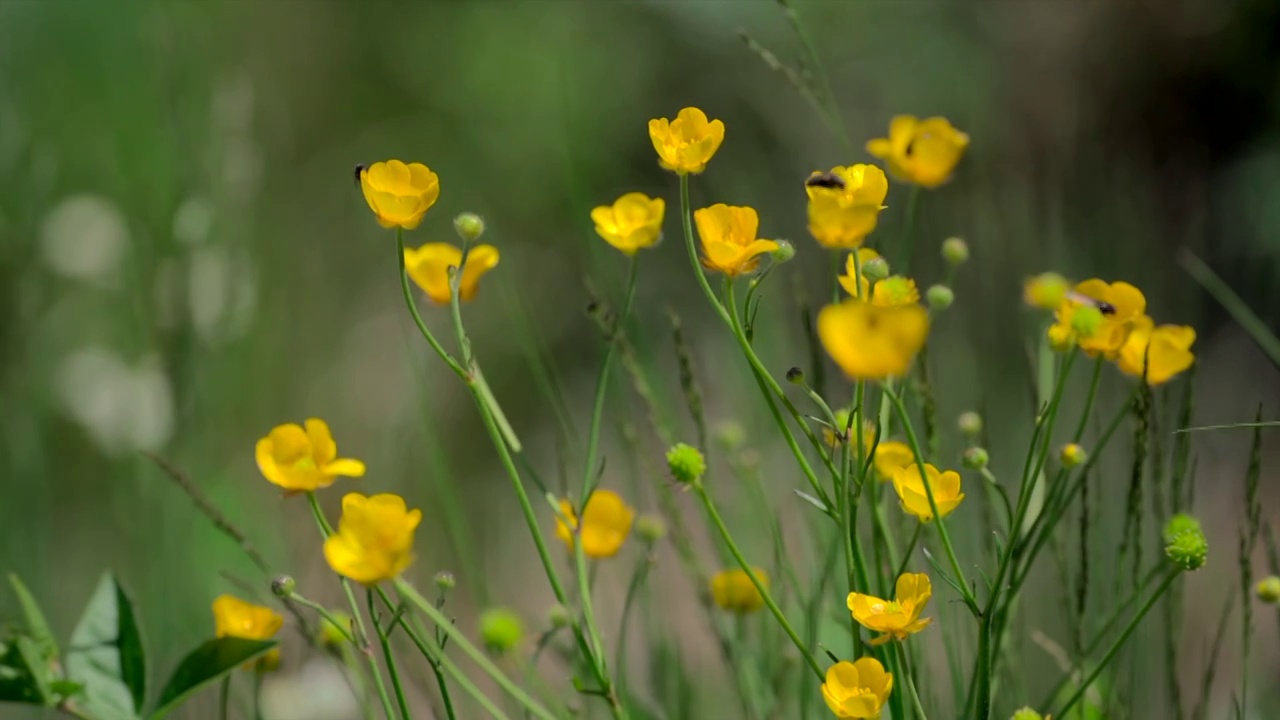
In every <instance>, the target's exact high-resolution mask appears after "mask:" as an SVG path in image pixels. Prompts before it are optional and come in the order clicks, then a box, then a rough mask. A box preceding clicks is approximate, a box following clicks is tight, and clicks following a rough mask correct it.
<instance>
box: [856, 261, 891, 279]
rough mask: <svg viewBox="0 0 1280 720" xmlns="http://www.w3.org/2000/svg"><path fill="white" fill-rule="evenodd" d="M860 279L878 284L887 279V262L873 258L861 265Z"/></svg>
mask: <svg viewBox="0 0 1280 720" xmlns="http://www.w3.org/2000/svg"><path fill="white" fill-rule="evenodd" d="M862 277H864V278H866V279H867V282H879V281H881V280H883V279H885V278H887V277H889V261H888V260H885V259H884V258H882V257H873V258H871V259H870V260H868V261H866V262H864V263H862Z"/></svg>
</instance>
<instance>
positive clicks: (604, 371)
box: [582, 256, 640, 502]
mask: <svg viewBox="0 0 1280 720" xmlns="http://www.w3.org/2000/svg"><path fill="white" fill-rule="evenodd" d="M639 267H640V262H639V260H638V259H637V258H636V257H635V256H632V258H631V262H630V264H629V268H628V270H627V294H626V300H624V301H623V303H622V314H621V315H619V316H618V319H617V320H616V321H615V323H616V324H615V325H614V335H617V334H618V333H620V332H621V331H622V328H623V326H624V325H626V322H627V318H628V317H629V316H630V315H631V302H632V300H633V299H635V296H636V275H637V272H636V270H637V268H639ZM619 344H620V343H619V342H618V339H617V337H610V338H609V347H608V348H607V349H606V350H605V353H604V362H603V363H601V365H600V377H599V378H597V379H596V398H595V402H594V403H592V406H591V427H590V429H589V431H588V433H587V460H586V463H585V468H584V470H583V473H582V498H583V502H586V498H587V496H589V495H590V494H591V486H592V482H591V481H592V480H593V479H594V477H595V471H596V452H597V450H598V449H599V446H600V423H601V420H602V419H603V417H604V400H605V396H606V395H607V394H608V390H609V371H610V370H611V369H612V367H613V358H614V356H615V355H617V351H618V345H619Z"/></svg>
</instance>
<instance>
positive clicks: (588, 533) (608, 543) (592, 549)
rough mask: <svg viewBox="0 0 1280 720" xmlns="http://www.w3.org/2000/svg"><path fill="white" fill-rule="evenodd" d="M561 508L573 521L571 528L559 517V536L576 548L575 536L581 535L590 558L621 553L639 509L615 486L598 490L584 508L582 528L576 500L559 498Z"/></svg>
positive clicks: (565, 542)
mask: <svg viewBox="0 0 1280 720" xmlns="http://www.w3.org/2000/svg"><path fill="white" fill-rule="evenodd" d="M560 512H561V513H562V514H563V515H564V516H565V517H567V518H569V522H571V523H572V524H573V528H572V530H571V529H570V527H569V526H568V525H566V524H565V523H564V521H562V520H560V519H559V518H556V537H558V538H560V540H561V541H562V542H563V543H564V544H565V545H567V546H568V547H569V549H570V550H572V549H573V536H574V535H575V534H579V535H581V536H582V552H583V553H585V554H586V556H587V557H589V558H610V557H613V556H614V555H617V554H618V550H620V549H621V548H622V544H623V543H624V542H626V541H627V535H628V534H629V533H630V532H631V522H632V520H634V519H635V516H636V511H635V510H633V509H632V508H631V506H629V505H627V503H626V502H625V501H624V500H623V499H622V497H621V496H619V495H618V494H617V493H615V492H613V491H612V490H596V491H595V492H593V493H591V498H590V499H588V500H587V507H586V508H585V509H583V511H582V528H581V529H579V528H578V518H577V516H576V515H575V514H574V512H573V504H572V503H570V502H569V501H568V500H561V501H560Z"/></svg>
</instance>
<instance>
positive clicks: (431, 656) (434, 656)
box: [374, 587, 457, 720]
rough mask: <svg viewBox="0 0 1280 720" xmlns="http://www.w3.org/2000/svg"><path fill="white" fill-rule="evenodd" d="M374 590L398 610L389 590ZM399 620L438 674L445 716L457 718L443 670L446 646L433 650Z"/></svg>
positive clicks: (391, 607)
mask: <svg viewBox="0 0 1280 720" xmlns="http://www.w3.org/2000/svg"><path fill="white" fill-rule="evenodd" d="M374 590H375V591H376V592H377V593H378V597H379V598H381V599H382V604H383V605H384V606H386V608H387V609H388V610H390V611H391V612H393V613H394V612H395V611H396V606H395V604H394V603H392V602H391V598H390V597H389V596H388V595H387V591H386V590H383V589H382V588H381V587H378V588H374ZM397 622H399V624H400V627H401V629H403V630H404V632H405V634H406V635H408V636H409V641H410V642H412V643H413V644H414V646H415V647H417V648H418V652H420V653H422V656H423V657H424V658H426V659H427V664H428V665H430V666H431V672H432V674H434V675H435V676H436V686H437V687H439V688H440V700H441V702H443V703H444V711H445V717H447V718H448V720H457V716H456V715H455V714H454V711H453V699H452V698H451V697H450V696H449V685H448V683H446V682H445V679H444V672H443V670H442V662H441V657H440V656H442V655H444V648H442V647H439V646H438V645H437V646H436V650H435V652H432V651H431V649H430V648H428V647H427V643H426V642H425V641H424V640H423V639H422V638H421V637H420V636H419V635H418V633H417V631H415V630H414V629H413V627H412V626H410V624H409V623H407V622H405V621H404V618H403V617H400V618H399V619H398V621H397Z"/></svg>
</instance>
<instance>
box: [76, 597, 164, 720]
mask: <svg viewBox="0 0 1280 720" xmlns="http://www.w3.org/2000/svg"><path fill="white" fill-rule="evenodd" d="M146 676H147V667H146V658H145V655H144V653H143V649H142V638H141V637H140V635H139V633H138V624H137V620H136V618H135V616H134V613H133V603H131V602H130V601H129V598H128V596H127V595H125V592H124V589H123V588H121V587H120V583H119V582H117V581H116V579H115V576H113V575H112V574H111V573H109V572H108V573H104V574H103V576H102V580H101V581H100V582H99V583H98V588H97V589H96V590H94V592H93V597H92V598H90V599H89V604H88V606H87V607H85V610H84V614H83V615H81V616H80V622H78V623H77V624H76V629H75V631H74V632H72V633H71V647H70V648H69V649H68V650H67V677H68V678H69V679H71V680H73V681H75V682H78V683H82V684H83V685H84V693H85V699H84V702H83V707H84V709H85V710H86V711H87V712H88V713H89V714H90V715H91V716H93V717H94V718H96V719H97V720H134V719H135V718H137V717H138V716H139V713H140V712H141V710H142V705H143V702H144V696H145V692H146Z"/></svg>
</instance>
